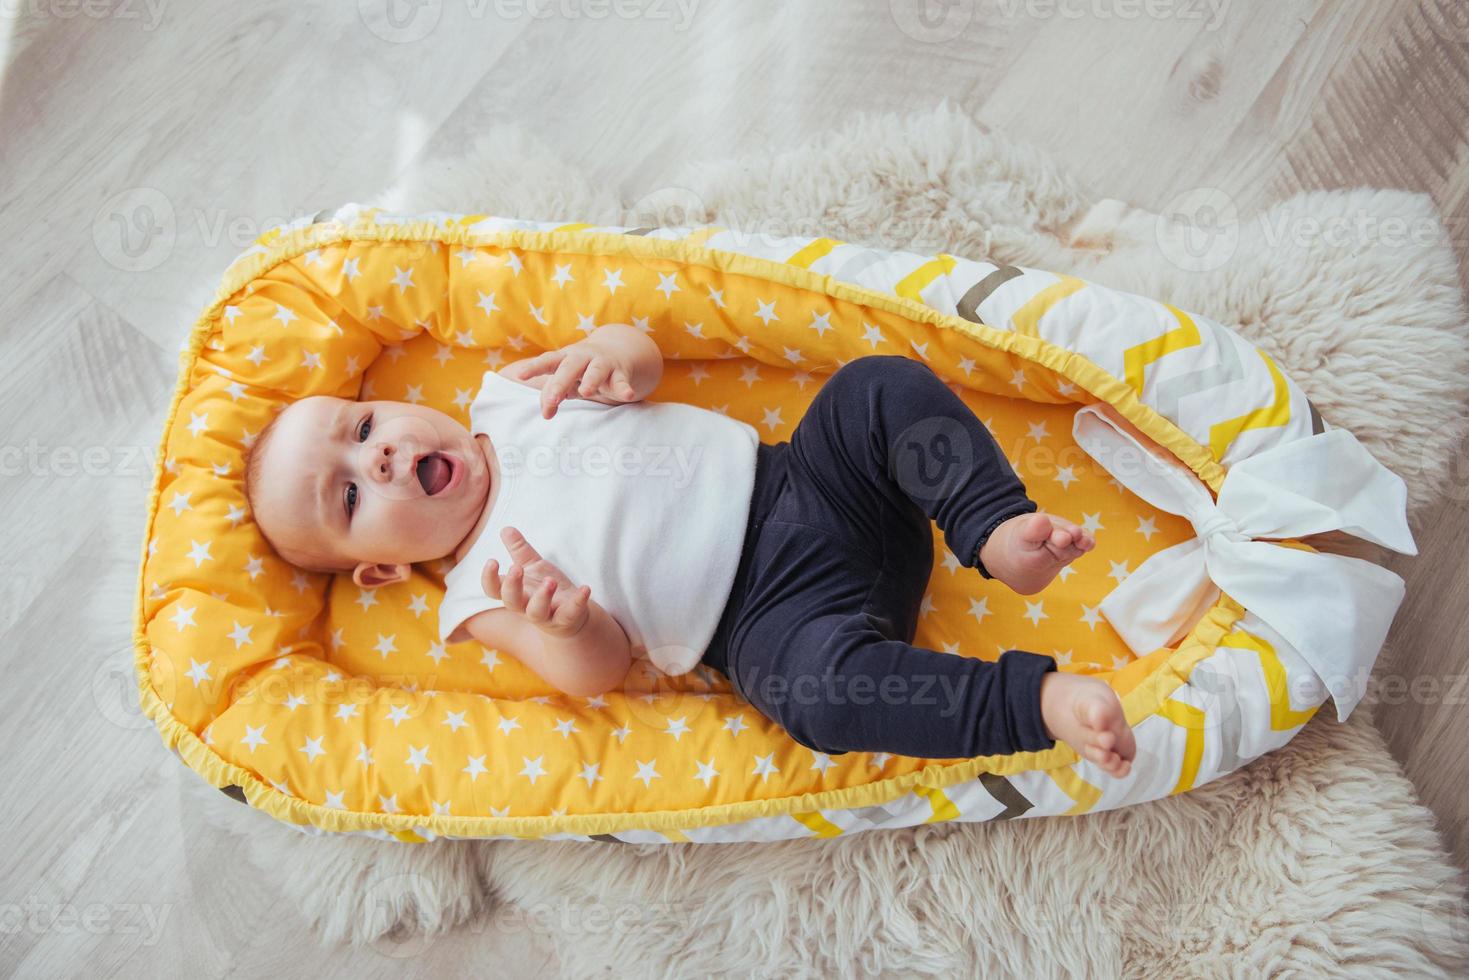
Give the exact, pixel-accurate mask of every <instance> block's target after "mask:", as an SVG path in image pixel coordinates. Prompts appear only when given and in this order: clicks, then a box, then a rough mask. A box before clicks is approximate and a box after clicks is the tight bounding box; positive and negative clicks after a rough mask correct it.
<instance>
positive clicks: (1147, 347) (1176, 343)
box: [1122, 303, 1202, 395]
mask: <svg viewBox="0 0 1469 980" xmlns="http://www.w3.org/2000/svg"><path fill="white" fill-rule="evenodd" d="M1163 305H1164V306H1165V307H1167V309H1168V312H1169V313H1172V314H1173V315H1174V317H1176V318H1177V319H1178V324H1179V326H1178V328H1177V329H1176V330H1170V331H1168V332H1167V333H1165V334H1163V335H1161V336H1158V337H1154V338H1153V339H1152V340H1145V341H1143V342H1142V343H1141V344H1138V345H1137V346H1135V347H1129V348H1127V350H1125V351H1123V352H1122V369H1123V378H1124V379H1125V380H1126V381H1127V386H1128V387H1129V388H1131V389H1132V390H1133V391H1135V392H1137V393H1138V394H1139V395H1141V394H1142V393H1143V380H1144V378H1145V369H1146V368H1147V366H1148V365H1149V364H1152V363H1153V362H1154V361H1157V360H1161V359H1162V358H1164V357H1167V356H1168V355H1169V354H1172V353H1175V352H1176V351H1181V350H1187V349H1188V348H1190V347H1197V346H1198V345H1199V344H1200V343H1202V341H1201V339H1200V337H1199V328H1198V326H1197V325H1196V324H1195V323H1194V321H1193V319H1192V318H1191V317H1190V316H1189V315H1188V314H1187V313H1185V312H1183V311H1182V310H1180V309H1179V308H1178V307H1176V306H1168V304H1167V303H1164V304H1163Z"/></svg>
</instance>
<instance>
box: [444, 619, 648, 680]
mask: <svg viewBox="0 0 1469 980" xmlns="http://www.w3.org/2000/svg"><path fill="white" fill-rule="evenodd" d="M464 628H465V629H466V630H467V631H468V632H469V635H470V636H472V637H474V638H475V639H476V640H478V641H479V642H480V643H483V644H484V645H485V646H487V647H492V648H494V649H496V650H499V651H500V652H502V653H508V654H510V656H512V657H514V658H515V659H516V660H519V661H520V662H521V663H523V664H525V665H526V666H527V667H529V668H530V669H531V670H533V671H535V673H536V676H538V677H540V678H541V680H543V681H545V682H546V683H547V684H550V685H551V686H552V687H554V688H556V689H557V690H558V691H565V692H566V693H567V694H575V695H577V696H578V697H592V696H593V695H597V694H602V693H604V692H606V691H610V690H613V689H614V688H617V687H621V686H622V682H623V679H624V678H626V676H627V669H628V667H629V666H631V665H632V648H631V645H630V644H629V642H628V639H627V634H626V633H624V632H623V630H622V627H621V626H619V625H618V623H617V620H616V619H614V618H613V616H612V614H611V613H609V612H608V611H607V610H605V609H603V608H602V607H601V606H599V605H598V604H597V603H595V602H591V601H590V600H588V605H587V621H586V623H585V624H584V625H583V626H582V628H581V629H580V630H579V631H578V632H577V633H576V635H574V636H569V637H559V636H552V635H550V634H548V633H544V632H542V631H541V629H540V628H539V627H537V626H536V625H535V624H534V623H532V622H531V621H530V620H528V619H526V618H525V617H524V616H523V615H521V614H520V613H517V612H514V611H512V610H510V609H508V608H500V609H488V610H486V611H484V612H481V613H475V614H474V615H473V616H471V617H470V618H469V619H468V620H466V621H465V623H464Z"/></svg>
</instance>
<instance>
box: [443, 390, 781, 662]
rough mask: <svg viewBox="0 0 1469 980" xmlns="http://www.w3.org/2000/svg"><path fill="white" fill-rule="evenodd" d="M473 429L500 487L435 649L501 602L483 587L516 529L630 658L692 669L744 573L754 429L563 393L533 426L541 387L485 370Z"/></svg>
mask: <svg viewBox="0 0 1469 980" xmlns="http://www.w3.org/2000/svg"><path fill="white" fill-rule="evenodd" d="M469 416H470V431H471V432H474V433H476V434H478V433H484V434H485V435H487V436H488V437H489V439H490V442H491V444H492V447H493V451H494V453H495V455H496V460H497V462H498V464H499V467H500V488H499V494H498V496H497V497H496V499H495V502H494V506H493V509H492V511H491V513H490V516H489V518H488V519H487V520H486V521H485V525H484V528H483V529H482V530H481V532H480V535H479V537H478V538H477V539H476V540H475V542H474V544H473V545H472V546H471V548H470V550H469V553H468V554H467V555H466V556H465V558H464V560H463V561H462V562H459V563H458V564H457V565H455V566H454V568H453V569H452V570H450V572H449V574H448V575H447V576H445V579H444V586H445V595H444V601H443V603H442V604H441V605H440V607H439V636H440V639H441V640H443V641H444V642H451V637H452V641H453V642H457V641H460V640H465V639H468V638H469V637H468V634H467V632H463V631H461V632H460V633H459V635H458V636H454V634H455V631H456V630H458V629H459V627H460V626H461V625H462V624H463V623H464V621H465V620H466V619H469V618H470V617H471V616H473V615H474V614H475V613H478V612H481V611H483V610H486V609H496V608H499V607H502V606H504V603H503V602H502V601H500V600H498V599H491V598H490V597H489V596H487V595H486V594H485V593H484V590H483V589H482V588H481V585H480V576H481V572H482V571H483V570H484V567H485V564H486V562H488V561H489V560H490V559H491V558H495V559H497V560H498V561H499V569H500V572H501V574H502V575H503V574H504V572H505V571H506V570H507V569H508V568H509V567H510V565H511V561H510V556H509V553H508V551H507V550H506V548H505V544H504V542H503V541H501V539H500V531H501V529H502V528H504V527H506V526H513V527H515V528H517V529H519V531H520V532H521V533H522V534H523V535H524V536H525V539H526V540H527V541H528V542H530V544H531V546H532V547H533V548H535V549H536V550H537V551H538V552H540V554H541V555H542V556H543V557H544V558H546V559H547V560H548V561H550V562H552V563H553V564H555V565H556V567H558V568H560V569H561V570H562V571H563V572H565V573H566V575H567V576H568V577H569V578H570V579H571V581H572V582H574V583H576V584H577V585H588V586H590V587H591V590H592V591H591V598H592V601H594V602H597V603H599V604H600V605H601V606H602V607H603V608H604V609H606V610H607V611H608V612H609V613H611V614H612V616H613V617H614V618H615V619H616V620H617V621H618V623H619V624H621V626H622V628H623V630H624V631H625V632H626V633H627V635H628V638H629V639H630V640H631V642H632V645H633V655H634V656H644V655H646V656H647V657H648V658H649V659H650V660H651V661H652V662H653V664H654V666H656V667H657V668H658V669H659V670H661V671H663V672H664V673H666V674H683V673H687V672H688V671H690V670H692V669H693V668H694V667H695V666H696V665H697V664H698V663H699V659H700V657H702V656H703V654H704V651H705V649H706V648H707V647H708V645H709V641H710V640H711V639H713V637H714V629H715V627H716V626H718V625H719V618H720V615H721V614H722V613H723V612H724V606H725V603H726V602H727V601H728V599H729V595H730V590H731V589H732V588H733V586H734V577H735V572H736V570H737V568H738V566H739V560H740V546H741V544H742V543H743V541H744V534H745V522H746V520H747V519H748V517H749V511H750V497H751V494H752V492H753V490H754V485H755V455H756V449H757V447H758V445H759V442H760V436H759V433H758V432H756V430H755V428H754V427H753V426H751V425H749V424H747V423H745V422H742V421H740V420H738V419H733V418H730V417H728V416H725V415H722V414H720V413H718V412H714V411H711V410H709V409H705V408H699V407H697V406H694V405H687V404H682V403H673V402H648V401H642V402H633V403H631V404H627V405H604V404H602V403H600V402H594V401H588V400H586V399H580V398H570V399H567V400H566V401H563V402H561V404H560V405H559V406H557V409H556V415H555V417H553V418H551V419H544V418H542V417H541V393H540V391H539V390H538V389H536V388H533V387H531V386H529V385H525V384H522V383H521V382H519V381H515V380H512V379H510V378H507V377H505V376H503V375H501V374H499V373H497V372H494V371H491V372H487V373H486V374H485V378H484V381H483V383H482V385H481V388H480V391H479V394H478V395H477V396H476V397H475V400H474V402H473V404H472V405H471V406H470V409H469Z"/></svg>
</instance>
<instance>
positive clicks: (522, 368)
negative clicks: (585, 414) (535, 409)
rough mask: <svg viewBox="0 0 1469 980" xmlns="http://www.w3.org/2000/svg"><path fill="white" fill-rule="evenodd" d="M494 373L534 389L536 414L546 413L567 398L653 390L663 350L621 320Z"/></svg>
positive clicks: (612, 400) (606, 398)
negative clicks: (538, 402)
mask: <svg viewBox="0 0 1469 980" xmlns="http://www.w3.org/2000/svg"><path fill="white" fill-rule="evenodd" d="M500 373H501V374H502V375H504V376H505V377H507V378H510V379H511V380H513V381H519V382H521V383H522V384H525V385H529V386H530V387H532V388H539V389H540V391H541V414H542V416H543V417H545V418H548V419H549V418H551V417H552V416H554V415H555V414H556V406H557V405H559V404H560V403H561V402H563V401H565V400H566V399H567V398H569V397H573V393H574V394H575V396H576V397H580V398H585V399H587V400H588V401H594V402H601V403H602V404H604V405H625V404H628V403H630V402H636V401H641V400H643V399H644V398H647V397H648V396H649V395H650V394H652V393H653V389H655V388H657V387H658V383H659V381H661V380H662V378H663V351H662V350H660V349H659V347H658V345H657V344H656V343H654V341H653V340H652V338H650V337H649V336H648V335H647V334H645V333H643V332H642V331H641V330H638V329H636V328H634V327H630V326H628V325H627V324H625V323H606V324H603V325H602V326H600V327H598V328H597V329H596V330H593V331H592V332H591V333H590V334H589V335H588V336H587V338H586V339H585V340H579V341H577V342H576V343H574V344H568V345H566V346H565V347H559V348H557V349H556V350H548V351H546V352H545V353H544V354H538V355H536V356H535V357H527V358H526V359H525V360H522V361H515V362H514V363H512V364H507V365H506V366H505V367H504V368H503V369H501V371H500Z"/></svg>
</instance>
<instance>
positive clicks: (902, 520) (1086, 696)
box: [245, 324, 1136, 777]
mask: <svg viewBox="0 0 1469 980" xmlns="http://www.w3.org/2000/svg"><path fill="white" fill-rule="evenodd" d="M662 371H663V358H662V353H661V351H660V350H659V348H658V346H657V345H656V344H655V343H654V342H653V341H652V340H651V339H649V338H648V337H647V336H646V335H644V334H643V333H642V332H640V331H638V330H636V329H634V328H633V327H630V326H628V325H626V324H608V325H604V326H602V327H599V328H597V329H596V330H595V331H594V332H592V333H591V334H590V335H588V337H587V338H586V339H584V340H582V341H579V342H577V343H574V344H571V345H569V346H567V347H564V348H560V349H558V350H553V351H548V352H546V353H544V354H541V355H539V356H537V357H531V358H527V359H525V360H521V361H517V362H515V363H513V364H510V365H508V366H506V367H504V368H502V369H501V370H500V371H498V372H489V373H487V374H486V375H485V378H484V381H483V385H482V387H481V389H480V391H479V393H478V395H477V396H476V398H475V400H474V402H473V404H472V405H471V407H470V427H469V429H468V430H466V429H465V427H464V426H462V425H460V424H459V423H458V422H456V421H455V420H454V419H452V418H450V417H449V416H447V415H445V414H443V413H442V412H439V411H436V410H434V409H431V408H426V407H422V406H419V405H413V404H408V403H404V402H394V401H364V402H357V401H350V400H346V399H341V398H332V397H324V396H317V397H312V398H306V399H302V400H301V401H299V402H296V403H294V404H292V405H290V406H288V407H287V408H286V409H285V410H283V411H282V412H281V413H280V414H279V415H278V416H277V417H276V418H275V419H274V420H273V421H272V422H271V424H270V425H269V426H267V427H266V429H265V430H264V431H263V432H262V433H261V435H260V436H259V437H258V438H257V440H256V441H255V443H254V446H253V448H252V450H251V452H250V458H249V460H248V464H247V468H246V479H245V489H246V495H247V497H248V498H249V502H250V507H251V511H252V513H253V515H254V518H255V520H256V523H257V524H258V526H259V527H260V529H261V531H262V533H263V534H264V535H265V536H266V538H267V539H268V540H269V541H270V543H271V545H272V546H273V547H274V548H275V550H276V552H277V553H278V554H279V555H280V556H281V557H282V558H283V559H285V560H286V561H288V562H290V563H292V564H294V565H297V566H299V567H301V568H305V569H307V570H311V571H320V572H334V573H335V572H341V573H348V574H350V575H351V576H352V579H353V581H354V582H356V583H357V584H358V585H359V586H360V587H362V588H374V587H377V586H380V585H387V584H390V583H393V582H400V581H403V580H405V579H406V578H407V577H408V575H409V570H410V567H411V566H412V565H413V564H414V563H416V562H423V561H431V560H435V559H440V558H445V557H449V558H451V559H452V561H453V563H454V564H453V568H452V569H451V571H450V572H449V573H448V575H447V576H446V578H445V597H444V601H443V603H442V604H441V606H440V609H439V626H440V636H441V639H443V640H444V641H445V642H460V641H464V640H468V639H471V638H472V639H474V640H477V641H478V642H480V643H482V644H484V645H485V646H488V647H492V648H494V649H497V650H500V651H502V652H504V653H508V654H510V655H512V656H514V657H515V658H516V659H518V660H520V661H521V662H523V663H524V664H526V666H528V667H529V668H530V669H531V670H533V671H534V672H535V673H536V674H537V675H539V676H540V677H541V678H542V679H544V680H545V681H546V682H547V683H549V684H551V685H552V686H554V687H556V688H557V689H559V690H561V691H564V692H566V693H569V694H575V695H581V696H592V695H596V694H600V693H603V692H605V691H608V690H611V689H614V688H617V687H619V686H621V685H622V683H623V681H624V678H625V676H626V673H627V671H628V669H629V667H630V665H631V662H632V659H633V658H634V657H635V656H639V655H646V656H647V657H648V659H650V660H651V661H652V662H653V663H654V664H655V665H656V666H657V667H658V668H659V669H660V670H662V671H664V672H665V673H668V674H680V673H685V672H687V671H689V670H692V669H693V668H694V667H695V666H697V665H698V664H699V663H701V662H702V663H706V664H708V665H710V666H711V667H713V668H715V669H717V670H719V671H721V672H722V673H724V674H726V675H727V676H728V677H729V678H730V680H731V683H732V684H733V685H734V687H735V689H736V690H737V691H738V692H739V693H740V694H741V695H742V696H743V697H744V698H745V699H746V700H748V701H750V703H751V704H752V705H753V706H755V707H756V708H757V709H758V710H760V711H761V712H762V713H763V714H765V715H766V716H767V717H770V718H771V719H773V720H774V721H776V722H777V723H779V724H780V725H781V726H782V727H783V728H785V730H786V731H787V732H789V733H790V734H791V736H792V737H793V738H794V739H795V740H796V741H798V742H800V743H801V744H803V745H806V746H807V747H809V748H812V749H814V750H816V751H822V752H828V753H831V754H841V753H843V752H847V751H872V752H882V751H885V752H892V753H896V754H902V755H911V756H920V757H930V758H972V757H974V756H980V755H997V754H1009V753H1014V752H1023V751H1040V750H1044V749H1049V748H1051V747H1052V746H1053V745H1054V744H1055V740H1056V739H1062V740H1064V741H1066V742H1067V743H1068V744H1069V745H1071V746H1072V748H1074V749H1075V750H1076V751H1077V752H1078V754H1080V755H1081V756H1082V757H1084V758H1086V759H1088V760H1090V761H1092V762H1093V763H1095V764H1096V765H1097V766H1099V767H1100V768H1102V769H1103V770H1104V771H1106V772H1108V773H1110V774H1112V775H1114V776H1118V777H1121V776H1125V775H1126V774H1127V773H1128V771H1129V770H1130V767H1131V762H1132V759H1133V757H1134V756H1135V754H1136V743H1135V740H1134V737H1133V734H1132V731H1131V729H1130V728H1129V726H1128V724H1127V721H1126V719H1125V717H1124V715H1123V711H1122V706H1121V703H1120V701H1119V700H1118V698H1117V695H1116V693H1115V692H1114V691H1113V690H1112V688H1111V687H1109V686H1108V685H1107V684H1105V683H1104V682H1102V681H1101V680H1099V679H1096V678H1090V677H1083V676H1079V675H1075V674H1070V673H1064V672H1060V671H1057V670H1056V664H1055V661H1054V659H1052V658H1051V657H1044V656H1040V655H1037V654H1034V653H1029V652H1026V651H1022V650H1011V651H1008V652H1006V653H1004V654H1003V655H1002V656H1001V657H1000V658H999V660H998V661H997V662H994V663H989V662H986V661H982V660H978V659H976V658H972V657H964V656H957V655H954V654H950V653H941V652H938V651H933V650H926V649H924V648H922V647H918V646H914V645H913V644H912V640H913V637H914V633H915V631H916V628H917V617H918V613H919V610H920V607H921V604H922V597H923V593H924V591H925V589H926V587H927V583H928V580H929V577H930V575H931V574H932V567H933V546H932V525H931V524H930V520H932V521H934V522H937V524H938V525H939V527H940V528H941V529H942V531H943V533H944V536H945V540H946V541H947V543H948V544H949V546H950V549H951V550H952V551H953V552H954V554H955V556H956V557H957V558H958V560H959V562H960V563H961V564H963V565H965V566H966V567H971V568H976V569H978V570H979V571H980V573H981V575H983V576H984V577H986V578H995V579H998V580H999V581H1001V582H1003V583H1004V584H1005V585H1007V586H1009V587H1010V588H1012V589H1014V590H1015V591H1017V592H1019V593H1022V594H1026V595H1029V594H1033V593H1035V592H1038V591H1040V590H1041V589H1042V588H1044V587H1045V586H1046V585H1047V584H1048V583H1049V582H1050V581H1051V579H1052V578H1054V577H1055V575H1056V574H1057V573H1058V572H1059V571H1060V570H1061V569H1062V568H1063V567H1064V566H1065V565H1066V564H1068V563H1069V562H1071V561H1073V560H1075V559H1076V558H1078V557H1080V556H1081V555H1082V554H1084V553H1085V552H1087V551H1089V550H1091V548H1092V547H1093V546H1094V543H1095V542H1094V541H1093V539H1092V537H1091V535H1090V534H1089V533H1088V532H1087V531H1085V530H1084V529H1082V528H1079V527H1077V526H1076V525H1074V524H1072V523H1070V522H1068V521H1065V520H1062V519H1061V518H1058V517H1055V516H1051V515H1046V514H1042V513H1039V512H1037V508H1036V505H1035V504H1034V503H1033V502H1032V501H1030V500H1029V499H1028V498H1027V497H1026V496H1025V493H1024V487H1023V486H1022V485H1021V483H1020V480H1019V479H1018V478H1017V477H1016V475H1015V473H1014V471H1013V470H1012V469H1011V467H1010V466H1009V463H1008V462H1007V461H1006V460H1005V458H1004V456H1003V455H1002V454H1001V453H1000V452H999V449H998V447H997V446H996V445H995V443H994V440H993V438H992V437H991V436H990V435H989V433H988V431H987V430H986V429H985V428H984V426H983V425H982V424H981V423H980V421H979V420H978V419H977V418H976V417H975V416H974V414H973V413H972V412H971V411H970V410H969V409H968V407H967V406H965V405H964V403H963V402H962V401H961V400H960V399H959V398H958V396H957V395H955V394H954V393H953V392H952V391H951V390H950V389H949V388H948V387H947V386H946V385H945V384H944V383H943V382H942V381H941V380H940V379H939V378H938V376H937V375H935V374H934V373H933V371H932V370H931V369H929V368H928V367H927V366H926V365H925V364H923V363H922V362H920V361H915V360H912V359H909V358H905V357H898V356H879V355H873V356H867V357H859V358H857V359H855V360H853V361H850V362H848V363H847V364H845V365H843V366H842V367H841V368H840V369H839V370H837V371H836V372H834V373H833V374H832V375H831V376H830V377H829V378H828V379H826V381H825V383H824V384H823V386H822V388H821V389H820V390H819V391H818V392H817V394H816V396H815V398H814V399H813V401H812V403H811V405H810V407H809V408H808V410H807V412H806V413H805V415H804V416H803V417H802V418H801V420H800V421H799V422H798V423H797V426H796V428H795V430H794V431H793V433H792V436H791V439H790V440H789V441H788V442H782V443H776V444H765V443H761V442H760V441H759V435H758V432H757V431H756V430H755V429H754V427H752V426H750V425H748V424H746V423H744V422H741V421H739V420H736V419H733V418H730V417H728V416H726V415H724V414H722V413H720V412H716V411H710V410H707V409H703V408H698V407H696V406H693V405H687V404H681V403H658V402H648V401H645V400H644V399H646V398H647V396H648V395H649V394H650V393H651V392H652V391H653V390H654V389H655V388H656V387H657V385H658V383H659V380H660V379H661V377H662ZM532 540H534V543H532ZM593 586H595V588H596V592H597V598H596V599H593ZM816 688H821V690H819V691H818V690H816ZM939 690H942V692H943V693H944V694H945V695H946V697H945V699H944V700H945V701H946V702H947V703H945V704H942V705H941V704H940V699H938V698H937V697H936V696H935V694H936V693H937V691H939ZM801 692H805V693H801Z"/></svg>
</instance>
